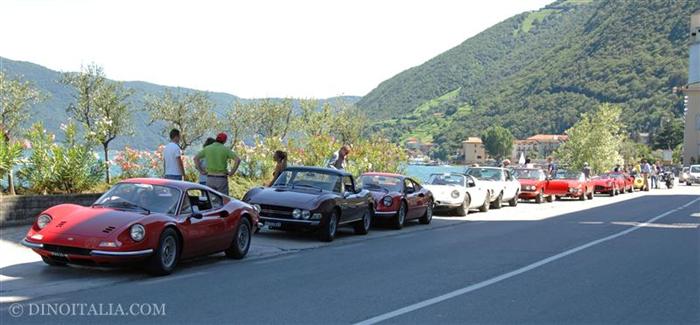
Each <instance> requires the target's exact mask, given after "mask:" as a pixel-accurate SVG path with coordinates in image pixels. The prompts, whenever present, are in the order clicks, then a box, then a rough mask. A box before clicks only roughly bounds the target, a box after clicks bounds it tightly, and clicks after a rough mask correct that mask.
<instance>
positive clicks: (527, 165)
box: [525, 158, 535, 168]
mask: <svg viewBox="0 0 700 325" xmlns="http://www.w3.org/2000/svg"><path fill="white" fill-rule="evenodd" d="M525 168H535V165H534V164H533V163H532V160H530V158H526V159H525Z"/></svg>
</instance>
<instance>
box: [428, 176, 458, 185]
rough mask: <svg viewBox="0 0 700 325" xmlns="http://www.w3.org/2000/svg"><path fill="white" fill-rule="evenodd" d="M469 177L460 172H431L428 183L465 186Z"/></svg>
mask: <svg viewBox="0 0 700 325" xmlns="http://www.w3.org/2000/svg"><path fill="white" fill-rule="evenodd" d="M466 181H467V177H466V176H464V175H459V174H431V175H430V178H428V182H427V184H430V185H455V186H465V182H466Z"/></svg>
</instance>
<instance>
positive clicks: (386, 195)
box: [360, 173, 433, 229]
mask: <svg viewBox="0 0 700 325" xmlns="http://www.w3.org/2000/svg"><path fill="white" fill-rule="evenodd" d="M360 183H361V184H362V187H363V188H364V189H366V190H368V191H370V193H371V194H372V198H373V199H374V202H375V203H374V217H375V218H376V219H379V218H389V219H390V221H391V224H392V226H393V227H394V228H396V229H401V228H402V227H403V225H404V224H405V223H406V221H408V220H412V219H418V221H419V222H420V223H422V224H429V223H430V221H431V220H432V218H433V195H432V193H430V191H429V190H428V189H426V188H424V187H422V186H421V185H420V184H418V182H416V181H415V180H413V179H411V178H409V177H406V176H403V175H397V174H388V173H365V174H362V176H361V177H360Z"/></svg>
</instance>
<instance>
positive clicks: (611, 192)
mask: <svg viewBox="0 0 700 325" xmlns="http://www.w3.org/2000/svg"><path fill="white" fill-rule="evenodd" d="M615 195H617V190H616V189H615V188H614V187H613V189H612V190H610V196H615Z"/></svg>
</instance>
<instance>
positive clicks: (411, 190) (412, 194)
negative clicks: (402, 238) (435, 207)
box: [403, 178, 418, 219]
mask: <svg viewBox="0 0 700 325" xmlns="http://www.w3.org/2000/svg"><path fill="white" fill-rule="evenodd" d="M403 192H404V197H405V198H406V203H407V205H408V206H407V208H408V211H406V219H413V218H416V215H417V214H418V211H416V210H417V204H418V193H416V187H415V186H414V184H413V182H411V180H410V179H408V178H404V180H403Z"/></svg>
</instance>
